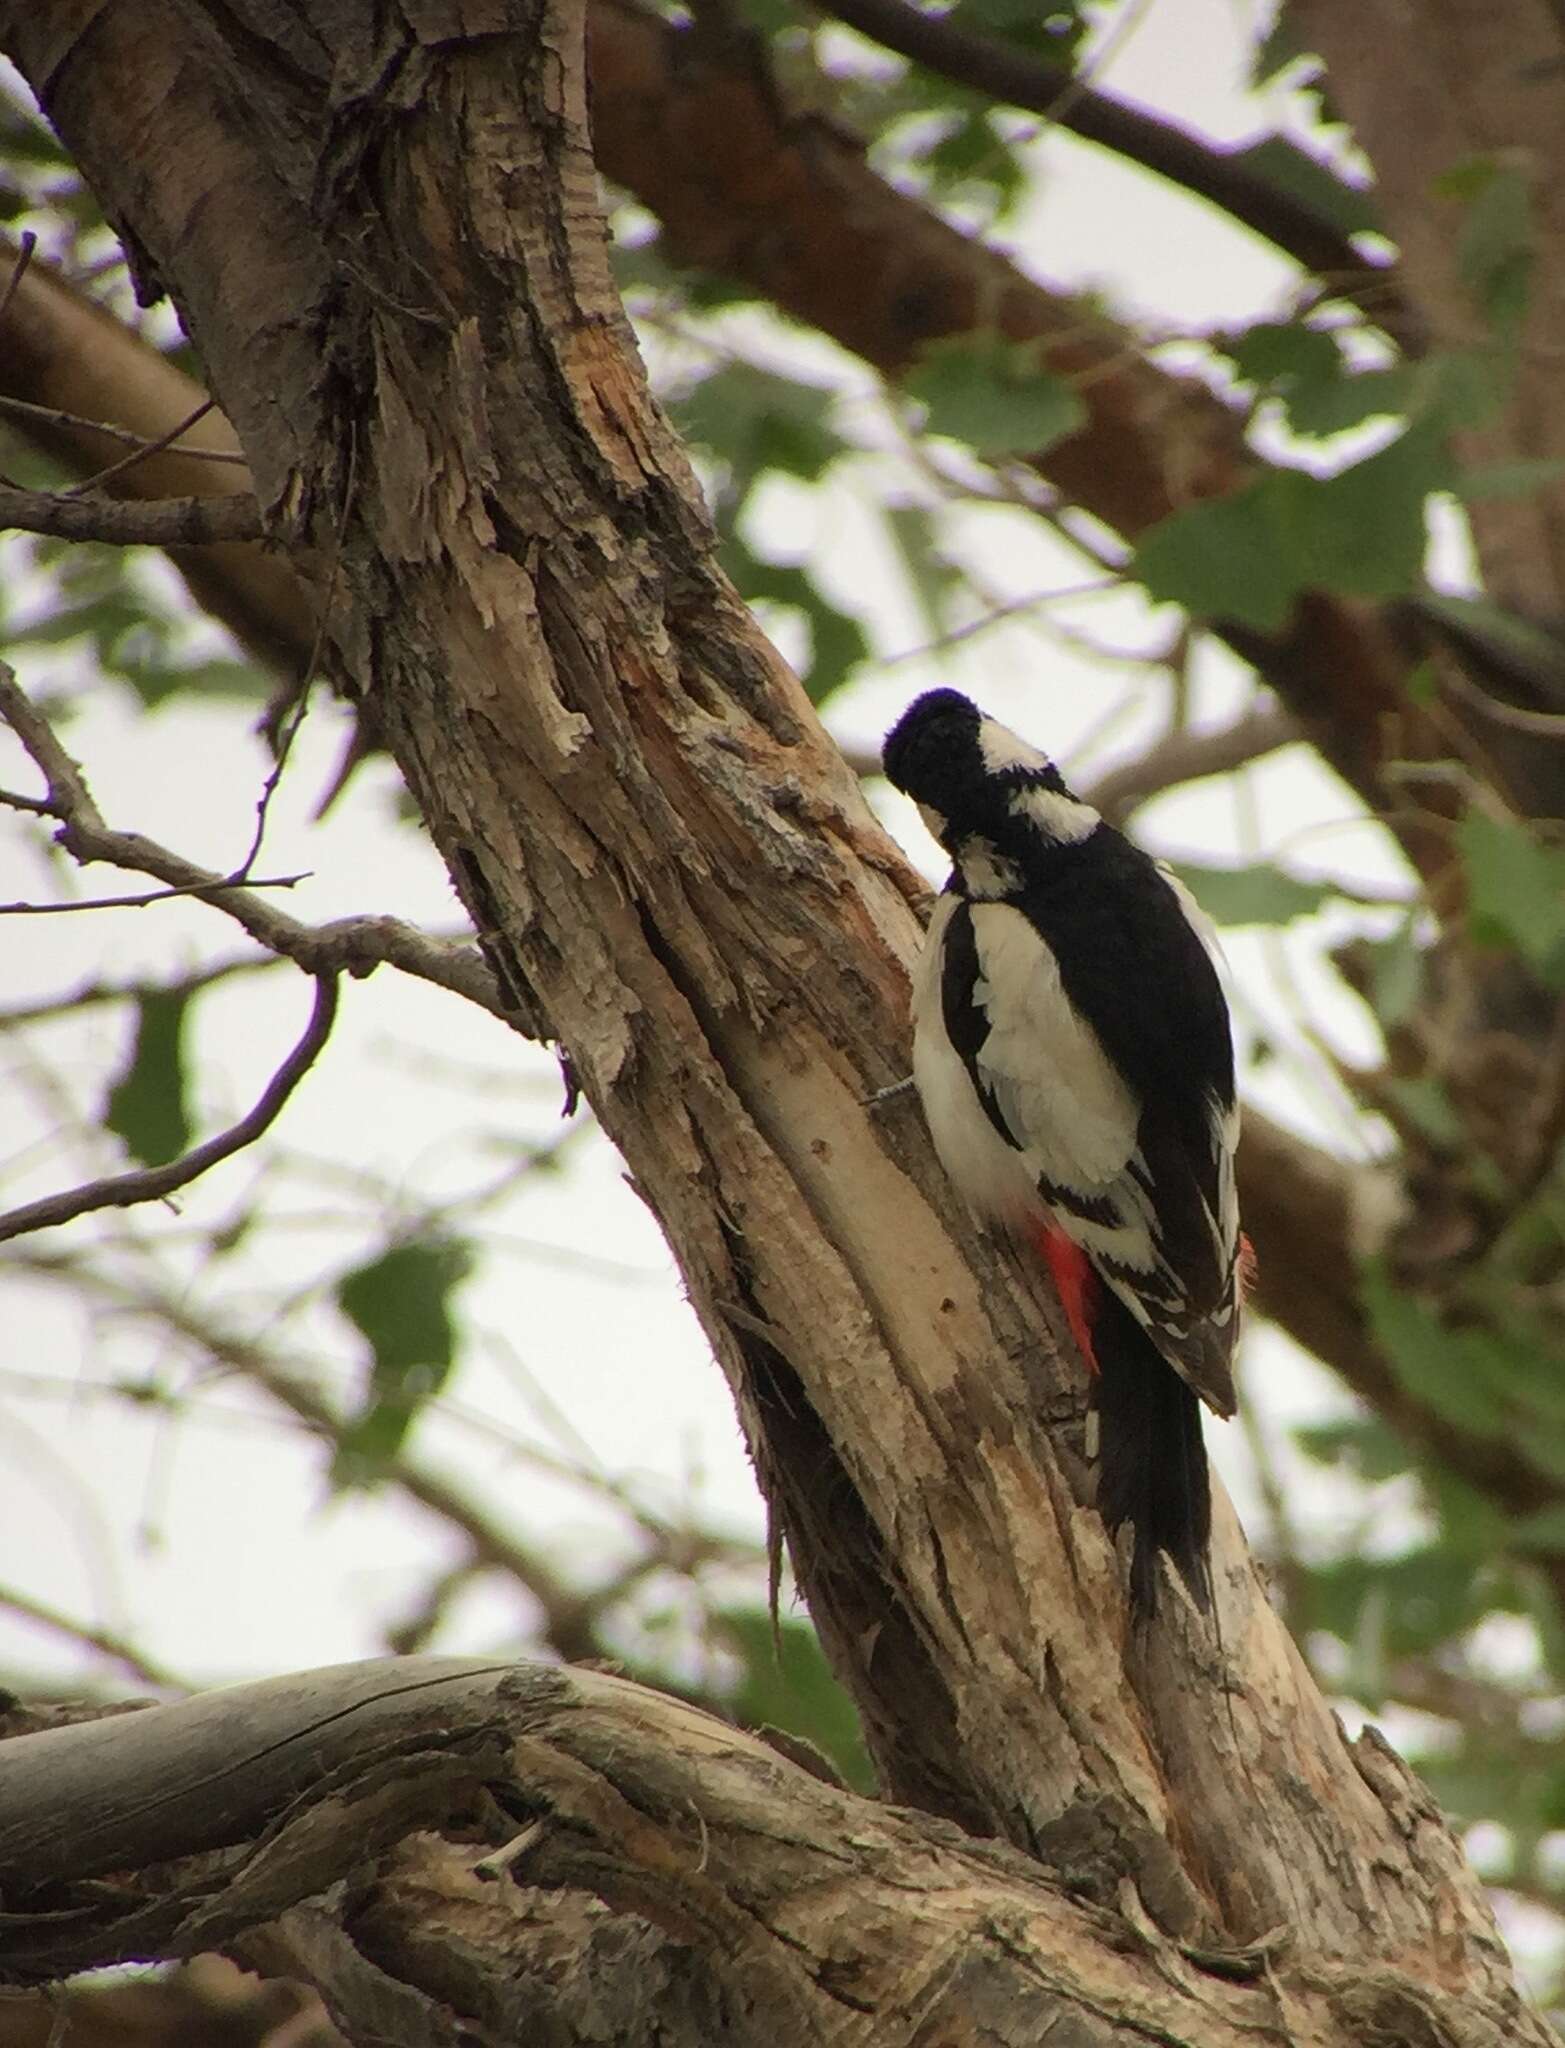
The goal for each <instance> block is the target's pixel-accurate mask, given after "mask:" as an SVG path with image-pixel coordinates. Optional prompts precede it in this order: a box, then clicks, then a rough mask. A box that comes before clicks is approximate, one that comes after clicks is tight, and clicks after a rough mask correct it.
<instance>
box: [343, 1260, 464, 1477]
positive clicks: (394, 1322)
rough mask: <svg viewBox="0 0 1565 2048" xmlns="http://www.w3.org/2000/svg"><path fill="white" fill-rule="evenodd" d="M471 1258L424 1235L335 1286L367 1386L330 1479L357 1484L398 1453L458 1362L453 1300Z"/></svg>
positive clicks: (365, 1266)
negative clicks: (366, 1362) (357, 1338)
mask: <svg viewBox="0 0 1565 2048" xmlns="http://www.w3.org/2000/svg"><path fill="white" fill-rule="evenodd" d="M471 1264H472V1253H471V1250H470V1248H469V1246H468V1245H467V1244H465V1243H464V1242H462V1241H461V1240H460V1239H455V1238H445V1237H438V1236H430V1237H423V1238H414V1239H411V1240H410V1241H409V1242H407V1243H405V1244H399V1245H392V1246H389V1247H388V1248H387V1249H386V1250H385V1251H383V1252H381V1253H380V1254H379V1255H378V1257H376V1258H373V1259H371V1260H369V1261H368V1262H367V1263H366V1264H365V1265H362V1266H357V1267H355V1268H354V1269H353V1270H352V1271H351V1272H349V1273H345V1274H344V1275H343V1276H342V1278H341V1279H340V1280H339V1281H338V1283H337V1289H336V1296H337V1306H338V1307H339V1308H340V1309H341V1310H342V1312H343V1314H344V1315H345V1316H346V1317H347V1318H348V1320H349V1321H350V1322H351V1323H352V1324H353V1325H354V1327H355V1328H356V1329H357V1330H358V1331H359V1332H360V1334H361V1335H362V1336H363V1337H364V1338H365V1340H366V1341H367V1343H368V1344H369V1347H370V1355H371V1364H370V1378H369V1388H368V1391H367V1393H366V1396H365V1400H364V1403H363V1405H362V1407H361V1409H360V1411H359V1414H358V1416H357V1417H356V1418H355V1420H354V1422H353V1425H352V1427H351V1429H349V1430H348V1431H347V1432H346V1433H345V1434H344V1436H343V1438H342V1441H341V1444H340V1446H339V1450H338V1456H337V1460H336V1465H335V1467H334V1475H333V1476H334V1478H335V1479H336V1481H337V1483H338V1484H339V1485H362V1484H364V1483H366V1482H367V1481H368V1480H370V1479H373V1478H374V1477H376V1476H377V1475H378V1473H379V1472H380V1471H381V1470H382V1469H383V1468H384V1467H385V1465H386V1464H387V1463H388V1462H389V1461H390V1460H391V1459H392V1458H394V1457H395V1456H396V1454H397V1452H398V1451H399V1450H400V1449H401V1447H402V1443H403V1440H404V1438H405V1437H406V1436H407V1433H408V1431H409V1430H410V1429H411V1428H412V1426H413V1424H414V1422H415V1421H416V1420H417V1419H418V1416H419V1413H420V1411H421V1410H422V1409H423V1408H424V1406H425V1405H426V1403H428V1402H429V1401H431V1400H433V1399H434V1397H435V1396H436V1395H437V1394H438V1393H439V1392H440V1390H441V1388H442V1387H443V1386H444V1385H445V1383H446V1380H447V1378H448V1377H449V1375H450V1372H451V1368H452V1366H453V1365H454V1364H455V1362H456V1353H457V1330H456V1324H455V1322H454V1321H453V1318H452V1313H451V1297H452V1295H453V1294H454V1292H455V1291H456V1289H457V1287H458V1286H459V1285H460V1284H461V1282H462V1281H463V1280H464V1279H465V1278H466V1276H467V1273H468V1271H469V1269H470V1267H471Z"/></svg>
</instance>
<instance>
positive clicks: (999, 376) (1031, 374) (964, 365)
mask: <svg viewBox="0 0 1565 2048" xmlns="http://www.w3.org/2000/svg"><path fill="white" fill-rule="evenodd" d="M902 388H903V390H904V391H905V392H906V393H907V395H908V397H909V398H911V399H913V400H914V401H915V402H916V403H917V404H919V405H921V406H922V407H923V409H924V427H925V431H926V432H927V433H931V434H945V435H949V436H950V437H951V439H952V440H956V441H962V442H965V443H966V445H967V446H968V447H969V448H971V449H972V451H973V453H974V454H975V455H983V456H989V457H994V456H1001V455H1040V454H1042V453H1043V452H1044V450H1045V449H1048V448H1052V447H1053V446H1054V444H1055V442H1056V441H1062V440H1064V438H1065V437H1066V435H1067V434H1073V433H1075V432H1076V430H1077V429H1078V428H1079V427H1080V426H1081V424H1082V422H1083V421H1084V420H1085V418H1086V407H1085V406H1084V405H1083V404H1082V401H1081V399H1080V398H1079V397H1078V396H1077V394H1076V393H1075V392H1074V391H1073V390H1072V389H1071V387H1070V385H1069V384H1067V383H1066V382H1065V381H1064V379H1063V378H1061V377H1057V376H1055V375H1054V374H1053V373H1052V372H1051V371H1050V370H1049V368H1048V366H1047V361H1046V352H1045V350H1044V348H1043V346H1042V344H1041V343H1038V342H1025V341H1007V340H1006V339H1005V338H1004V336H1002V335H998V334H978V335H972V334H969V335H963V336H962V337H961V338H960V339H959V340H956V341H945V342H935V343H932V344H931V345H930V346H929V347H928V348H926V350H925V351H924V358H923V361H922V362H921V363H920V364H919V366H918V368H917V369H915V370H912V371H910V372H909V374H908V376H907V377H906V378H905V379H904V380H903V386H902Z"/></svg>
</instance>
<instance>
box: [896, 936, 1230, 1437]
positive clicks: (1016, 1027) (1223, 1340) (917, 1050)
mask: <svg viewBox="0 0 1565 2048" xmlns="http://www.w3.org/2000/svg"><path fill="white" fill-rule="evenodd" d="M959 907H961V906H960V900H959V899H958V898H956V897H954V896H942V897H941V899H940V901H939V903H938V904H937V905H936V908H935V914H934V918H933V920H932V921H931V924H930V928H929V938H928V942H927V944H926V947H925V950H924V954H923V958H922V960H921V962H920V965H919V969H918V973H917V977H916V980H915V984H914V998H913V1025H914V1037H913V1072H914V1078H915V1079H916V1081H917V1083H918V1091H919V1095H920V1097H921V1099H922V1101H923V1104H924V1114H925V1116H926V1118H927V1120H928V1123H929V1129H930V1135H931V1136H932V1137H933V1139H934V1142H935V1149H936V1151H937V1152H938V1153H939V1155H940V1160H941V1164H942V1165H943V1166H944V1168H945V1170H946V1173H947V1175H948V1176H949V1177H950V1179H951V1181H952V1183H953V1184H954V1185H955V1187H956V1189H957V1191H958V1192H959V1193H960V1194H961V1195H962V1197H963V1199H964V1200H965V1201H966V1202H967V1203H968V1205H969V1207H971V1208H972V1209H973V1210H974V1211H976V1213H977V1214H978V1215H979V1216H980V1217H982V1218H984V1219H985V1220H986V1221H991V1222H998V1223H1001V1224H1005V1225H1009V1226H1010V1227H1012V1228H1020V1227H1021V1226H1023V1225H1025V1224H1027V1223H1028V1222H1029V1221H1035V1220H1038V1219H1039V1218H1041V1217H1042V1216H1045V1215H1046V1216H1048V1217H1049V1218H1050V1219H1051V1220H1052V1222H1053V1223H1054V1224H1055V1225H1056V1227H1058V1228H1059V1229H1061V1230H1063V1231H1064V1232H1065V1234H1066V1235H1067V1236H1068V1237H1070V1238H1072V1239H1073V1240H1074V1241H1075V1242H1076V1243H1077V1244H1078V1245H1080V1246H1081V1248H1082V1250H1083V1251H1084V1252H1086V1254H1087V1255H1088V1257H1089V1258H1091V1259H1092V1260H1093V1262H1094V1264H1095V1265H1097V1266H1098V1268H1099V1271H1100V1272H1101V1273H1102V1274H1103V1277H1104V1278H1105V1280H1107V1282H1108V1284H1109V1285H1110V1286H1112V1287H1113V1289H1114V1291H1115V1293H1116V1294H1118V1295H1119V1296H1120V1298H1121V1299H1122V1300H1123V1301H1124V1302H1125V1304H1126V1306H1127V1307H1128V1308H1129V1309H1130V1310H1131V1312H1132V1314H1133V1315H1134V1316H1135V1317H1136V1319H1137V1321H1138V1322H1140V1323H1141V1324H1142V1325H1143V1326H1144V1327H1145V1328H1146V1329H1147V1330H1148V1331H1149V1332H1150V1333H1151V1334H1152V1336H1153V1338H1154V1341H1156V1342H1158V1346H1159V1349H1160V1350H1162V1351H1163V1352H1164V1355H1165V1356H1166V1357H1167V1358H1168V1360H1169V1363H1170V1364H1171V1365H1173V1366H1175V1368H1176V1369H1177V1370H1179V1371H1181V1372H1183V1373H1185V1374H1186V1376H1187V1377H1188V1378H1190V1380H1191V1383H1192V1384H1193V1385H1194V1386H1195V1387H1196V1390H1197V1392H1199V1393H1201V1394H1202V1395H1203V1397H1204V1398H1205V1399H1207V1400H1208V1401H1210V1402H1211V1403H1212V1405H1213V1406H1214V1407H1216V1408H1217V1409H1218V1412H1219V1413H1229V1412H1231V1411H1232V1388H1231V1383H1229V1381H1228V1379H1227V1362H1226V1354H1227V1351H1228V1350H1229V1349H1230V1348H1231V1345H1232V1341H1233V1336H1234V1334H1235V1332H1234V1328H1233V1325H1234V1315H1233V1306H1232V1302H1231V1299H1230V1300H1229V1301H1227V1302H1225V1303H1224V1304H1221V1305H1219V1307H1218V1308H1217V1310H1216V1312H1215V1313H1214V1312H1212V1311H1211V1310H1208V1311H1206V1314H1207V1315H1210V1318H1211V1324H1212V1325H1213V1326H1215V1327H1212V1328H1210V1329H1209V1330H1208V1331H1207V1332H1206V1334H1205V1335H1203V1334H1202V1325H1203V1321H1204V1319H1198V1324H1197V1326H1195V1327H1191V1326H1190V1322H1189V1313H1188V1310H1186V1311H1185V1313H1183V1314H1182V1313H1181V1310H1180V1306H1179V1304H1180V1303H1181V1302H1182V1301H1183V1300H1184V1294H1183V1289H1182V1287H1181V1286H1180V1284H1179V1281H1178V1276H1177V1275H1175V1274H1174V1273H1173V1272H1172V1271H1170V1270H1169V1268H1168V1267H1167V1265H1166V1262H1165V1260H1164V1258H1163V1255H1162V1252H1161V1250H1160V1248H1159V1239H1158V1233H1157V1216H1156V1211H1155V1206H1154V1196H1153V1195H1152V1194H1151V1193H1149V1192H1148V1189H1147V1187H1146V1186H1145V1185H1144V1179H1145V1166H1144V1162H1143V1161H1141V1159H1140V1156H1139V1153H1138V1149H1137V1144H1138V1133H1139V1126H1140V1121H1141V1105H1140V1103H1139V1102H1138V1101H1137V1099H1136V1097H1135V1096H1134V1094H1133V1093H1132V1091H1131V1090H1130V1088H1129V1087H1128V1085H1127V1084H1126V1082H1125V1081H1124V1080H1123V1079H1122V1077H1121V1076H1120V1074H1119V1072H1118V1070H1117V1069H1116V1068H1115V1066H1114V1064H1113V1062H1112V1061H1111V1060H1110V1059H1109V1057H1108V1055H1107V1053H1106V1052H1105V1051H1104V1049H1103V1046H1102V1043H1101V1041H1100V1040H1099V1038H1098V1035H1097V1033H1096V1032H1095V1031H1094V1030H1093V1029H1092V1027H1091V1026H1090V1025H1089V1024H1088V1023H1087V1022H1086V1021H1085V1020H1084V1019H1083V1018H1082V1017H1081V1016H1080V1015H1079V1013H1078V1012H1077V1011H1076V1010H1075V1009H1074V1008H1073V1006H1072V1004H1071V1003H1070V1001H1069V999H1068V997H1067V996H1066V994H1065V990H1064V987H1063V985H1062V983H1061V980H1060V970H1059V962H1058V961H1057V959H1056V958H1055V955H1054V952H1053V950H1052V948H1051V947H1050V946H1049V945H1048V943H1047V941H1046V940H1045V939H1044V938H1043V937H1042V936H1041V935H1040V934H1039V932H1038V931H1037V929H1036V927H1035V926H1034V925H1033V924H1032V923H1031V921H1030V920H1029V919H1028V918H1027V917H1026V916H1025V915H1024V914H1023V913H1022V912H1021V911H1019V910H1016V909H1014V908H1013V907H1012V906H1011V905H1009V904H1006V903H984V902H976V903H970V904H968V905H967V914H968V915H969V917H970V918H971V920H972V928H973V939H974V948H975V951H976V954H977V965H978V979H977V982H976V984H975V986H974V989H973V992H972V1000H973V1003H974V1005H975V1006H976V1007H977V1008H978V1009H979V1010H980V1011H981V1013H982V1014H983V1016H984V1017H985V1019H986V1020H987V1023H988V1027H989V1028H988V1033H987V1035H986V1037H985V1038H984V1041H983V1043H982V1045H981V1047H980V1048H979V1051H978V1054H977V1058H976V1061H975V1066H976V1081H975V1075H974V1072H973V1071H972V1070H970V1069H969V1067H968V1065H967V1063H966V1061H965V1060H964V1059H963V1058H962V1055H961V1054H960V1053H959V1052H958V1051H957V1049H956V1047H955V1045H954V1044H953V1043H952V1041H951V1038H950V1035H949V1033H948V1030H947V1026H946V1019H945V1013H944V1008H943V999H942V978H943V970H944V960H945V935H946V927H947V926H948V924H949V922H950V920H951V918H952V917H953V915H954V914H955V913H956V911H957V910H958V908H959ZM980 1084H981V1087H982V1089H983V1091H984V1093H985V1094H987V1096H988V1099H989V1101H990V1102H992V1103H993V1105H994V1108H995V1110H996V1111H997V1113H998V1115H999V1117H1000V1119H1001V1121H1002V1122H1003V1123H1004V1125H1005V1128H1006V1130H1007V1131H1009V1132H1010V1133H1011V1135H1012V1137H1013V1138H1014V1139H1015V1141H1016V1142H1015V1143H1014V1144H1008V1143H1007V1142H1006V1139H1005V1137H1004V1136H1003V1135H1002V1134H1001V1132H1000V1131H999V1130H997V1129H996V1127H995V1124H994V1122H993V1120H992V1119H991V1117H990V1115H989V1113H988V1108H987V1105H986V1103H985V1101H984V1099H983V1096H982V1095H981V1094H980V1092H979V1089H980ZM1238 1120H1239V1117H1238V1110H1237V1108H1236V1107H1232V1106H1229V1105H1226V1104H1224V1103H1222V1102H1219V1101H1217V1100H1215V1099H1214V1101H1213V1103H1212V1105H1211V1111H1210V1129H1211V1143H1212V1149H1213V1153H1214V1155H1215V1158H1216V1162H1217V1198H1218V1199H1217V1213H1216V1214H1215V1215H1212V1214H1211V1213H1210V1212H1208V1222H1209V1225H1210V1228H1211V1231H1212V1239H1213V1250H1214V1255H1215V1256H1214V1268H1215V1271H1216V1273H1218V1274H1221V1273H1224V1272H1231V1271H1232V1269H1233V1260H1234V1253H1235V1247H1236V1245H1237V1243H1238V1231H1239V1212H1238V1198H1237V1194H1236V1191H1235V1187H1234V1171H1233V1151H1234V1145H1235V1142H1236V1140H1237V1136H1238ZM1133 1166H1134V1167H1136V1168H1138V1169H1140V1173H1139V1175H1138V1172H1136V1171H1132V1168H1133ZM1051 1187H1052V1188H1053V1189H1055V1190H1057V1191H1058V1196H1057V1198H1056V1199H1053V1200H1051V1199H1050V1197H1049V1194H1048V1192H1047V1190H1048V1189H1049V1188H1051ZM1192 1192H1193V1191H1192ZM1084 1211H1085V1212H1087V1213H1082V1212H1084ZM1143 1290H1144V1292H1143ZM1160 1311H1162V1312H1161V1313H1160ZM1181 1331H1182V1332H1183V1334H1182V1335H1181V1334H1180V1332H1181ZM1187 1347H1188V1349H1187ZM1214 1347H1215V1349H1214Z"/></svg>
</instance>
